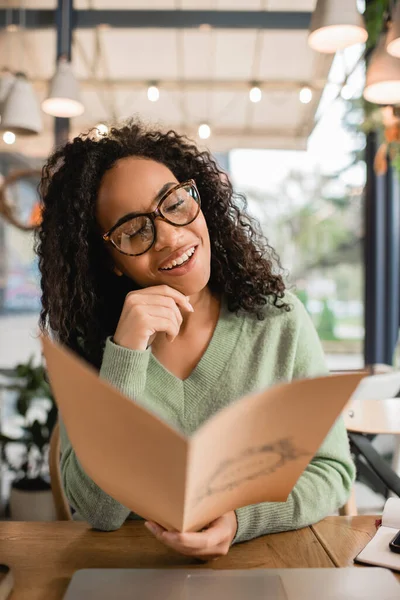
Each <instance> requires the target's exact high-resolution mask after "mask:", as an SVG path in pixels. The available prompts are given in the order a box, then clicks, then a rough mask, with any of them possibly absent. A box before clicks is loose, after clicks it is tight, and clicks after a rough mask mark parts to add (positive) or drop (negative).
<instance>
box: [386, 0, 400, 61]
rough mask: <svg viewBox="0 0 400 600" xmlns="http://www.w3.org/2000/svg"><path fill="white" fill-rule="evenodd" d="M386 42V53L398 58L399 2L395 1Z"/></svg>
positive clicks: (399, 51)
mask: <svg viewBox="0 0 400 600" xmlns="http://www.w3.org/2000/svg"><path fill="white" fill-rule="evenodd" d="M386 44H387V45H386V50H387V51H388V53H389V54H390V55H391V56H394V57H396V58H400V2H397V4H396V6H395V8H394V11H393V15H392V23H391V25H390V27H389V31H388V35H387V41H386Z"/></svg>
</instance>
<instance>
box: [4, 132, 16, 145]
mask: <svg viewBox="0 0 400 600" xmlns="http://www.w3.org/2000/svg"><path fill="white" fill-rule="evenodd" d="M15 140H16V137H15V133H13V132H12V131H5V132H4V133H3V141H4V142H5V143H6V144H13V143H14V142H15Z"/></svg>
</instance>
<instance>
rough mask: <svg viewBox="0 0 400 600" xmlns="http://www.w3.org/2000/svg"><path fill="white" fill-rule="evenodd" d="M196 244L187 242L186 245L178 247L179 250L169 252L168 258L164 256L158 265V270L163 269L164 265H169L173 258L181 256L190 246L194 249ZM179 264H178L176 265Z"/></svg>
mask: <svg viewBox="0 0 400 600" xmlns="http://www.w3.org/2000/svg"><path fill="white" fill-rule="evenodd" d="M197 246H198V244H187V245H186V246H182V248H179V250H176V251H175V252H173V253H172V254H170V255H169V256H168V258H166V259H165V260H164V261H163V262H162V263H161V264H160V265H159V267H158V270H159V271H161V270H162V269H165V268H166V267H168V266H169V265H171V263H172V262H173V261H174V260H177V259H178V258H179V257H180V256H182V254H185V253H186V252H187V251H188V250H190V249H191V248H194V249H195V250H196V248H197ZM177 266H179V265H177Z"/></svg>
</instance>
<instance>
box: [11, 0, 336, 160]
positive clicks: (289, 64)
mask: <svg viewBox="0 0 400 600" xmlns="http://www.w3.org/2000/svg"><path fill="white" fill-rule="evenodd" d="M315 3H316V0H266V1H263V0H131V1H129V0H75V2H74V8H75V9H78V10H85V11H86V12H88V9H92V10H93V11H96V10H111V9H113V10H115V11H118V10H142V9H146V10H147V11H148V10H154V11H161V10H173V11H176V10H177V9H179V10H184V11H187V10H191V11H206V10H211V11H214V10H223V11H246V13H250V12H251V11H264V10H267V11H279V12H280V13H285V15H288V17H289V16H290V15H291V14H292V12H296V13H301V12H305V13H310V12H311V11H312V10H313V9H314V6H315ZM19 5H20V3H19V2H18V1H12V2H9V3H6V2H4V1H3V2H0V8H3V9H4V8H6V7H10V6H14V7H19ZM24 5H25V7H26V9H35V10H41V9H54V8H55V6H56V2H55V0H53V1H52V0H25V2H24ZM3 12H4V11H3ZM20 14H22V15H23V13H19V11H17V12H16V13H15V15H17V17H18V18H19V15H20ZM91 14H93V13H91ZM175 14H176V13H175ZM193 14H194V13H193ZM225 14H226V13H225ZM243 14H244V13H243ZM276 14H277V13H276ZM154 15H155V16H158V15H159V16H160V19H161V18H162V13H157V12H155V13H154ZM204 15H205V16H206V14H205V13H204ZM285 15H282V19H283V23H285V20H284V19H285ZM233 16H234V15H233ZM250 16H251V15H250ZM237 17H238V18H239V20H240V18H241V15H240V14H239V13H237ZM14 18H15V17H14ZM13 22H14V23H15V22H18V21H15V20H13ZM237 24H238V23H237V22H236V26H235V28H229V27H226V26H224V27H223V28H216V27H210V25H209V24H207V23H202V24H201V26H200V27H190V28H189V27H182V26H179V27H177V28H167V27H165V26H163V25H162V23H160V26H159V27H152V28H147V27H137V26H136V27H129V28H128V27H127V28H125V27H123V26H121V23H120V24H119V26H118V27H108V26H106V24H101V25H100V26H99V27H96V28H92V29H89V28H80V29H75V31H74V35H73V51H72V57H73V69H74V73H75V75H76V76H77V78H78V79H79V80H80V85H81V95H82V101H83V103H84V105H85V112H84V114H83V115H81V116H80V117H76V118H74V119H71V133H72V135H77V134H78V133H79V132H81V131H84V130H86V129H88V128H90V127H92V126H94V125H96V124H97V123H99V122H110V121H114V120H118V119H123V118H126V117H130V116H139V117H140V118H142V119H144V120H146V121H151V122H154V121H156V122H157V123H159V124H161V125H162V126H163V127H173V128H176V129H178V130H179V131H180V132H185V133H187V134H188V135H189V136H191V137H194V138H197V128H198V125H199V124H200V123H201V122H207V123H209V125H210V126H211V128H212V135H211V137H210V138H209V139H208V140H207V141H206V142H202V143H203V144H206V145H207V146H208V147H209V148H210V149H211V150H212V151H225V150H229V149H231V148H240V147H241V148H285V149H303V148H305V147H306V143H307V138H308V136H309V134H310V133H311V131H312V128H313V122H314V116H315V112H316V109H317V107H318V103H319V100H320V96H321V93H322V90H323V88H324V85H325V83H326V81H327V78H328V73H329V69H330V66H331V63H332V57H331V56H326V55H322V54H318V53H316V52H314V51H312V50H311V49H310V48H309V47H308V45H307V35H308V30H307V29H304V28H292V29H286V28H282V25H280V27H279V28H273V29H269V28H268V29H267V28H266V27H265V25H263V28H260V29H255V28H251V29H250V28H242V27H237ZM288 25H289V27H290V26H291V25H290V24H289V21H288ZM283 27H284V25H283ZM0 57H1V59H0V61H1V63H2V64H1V65H0V66H2V67H8V68H10V69H12V70H16V71H20V70H22V71H24V72H26V73H27V75H28V77H29V78H30V79H31V80H32V81H33V83H34V86H35V89H36V91H37V94H38V97H39V98H40V100H42V99H44V98H45V96H46V91H47V84H48V81H49V79H50V78H51V76H52V74H53V72H54V65H55V59H56V32H55V29H53V28H43V29H32V28H26V29H23V28H22V29H21V28H20V29H19V30H18V31H17V32H14V33H10V32H7V31H6V30H5V29H4V28H3V29H2V30H1V33H0ZM253 81H257V82H259V85H260V87H261V88H262V90H263V97H262V100H261V101H260V102H259V103H257V104H253V103H251V102H250V101H249V96H248V92H249V88H250V85H251V82H253ZM151 82H157V85H158V87H159V89H160V99H159V101H158V102H150V101H149V100H148V99H147V87H148V85H149V84H150V83H151ZM303 86H309V87H310V88H311V89H313V91H314V93H313V99H312V101H311V102H310V103H309V104H301V103H300V101H299V90H300V89H301V87H303ZM43 122H44V130H43V133H42V134H41V135H39V136H34V137H30V138H29V137H25V138H19V139H17V142H16V143H15V144H14V146H13V147H12V149H13V151H14V150H15V151H19V152H23V153H26V154H29V155H33V156H44V155H46V154H47V153H48V152H49V151H50V150H51V148H52V146H53V143H54V136H53V129H54V122H53V119H52V118H51V117H48V116H46V115H44V114H43ZM0 148H1V150H5V149H8V150H10V147H9V146H8V147H7V146H6V145H5V144H4V142H0Z"/></svg>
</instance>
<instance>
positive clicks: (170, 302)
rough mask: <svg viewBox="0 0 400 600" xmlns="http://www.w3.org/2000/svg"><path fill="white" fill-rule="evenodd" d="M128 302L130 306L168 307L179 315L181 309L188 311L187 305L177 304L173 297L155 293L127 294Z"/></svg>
mask: <svg viewBox="0 0 400 600" xmlns="http://www.w3.org/2000/svg"><path fill="white" fill-rule="evenodd" d="M128 304H129V305H130V307H131V308H133V307H137V306H146V307H147V306H163V307H164V308H169V309H170V310H174V311H175V312H176V313H177V314H178V315H181V314H182V313H181V311H184V312H188V311H189V308H188V307H187V306H184V307H182V306H178V305H177V303H176V302H175V300H174V299H173V298H170V297H169V296H161V295H157V296H156V295H155V294H147V295H144V294H141V295H140V296H139V295H133V293H132V295H131V296H129V300H128Z"/></svg>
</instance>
